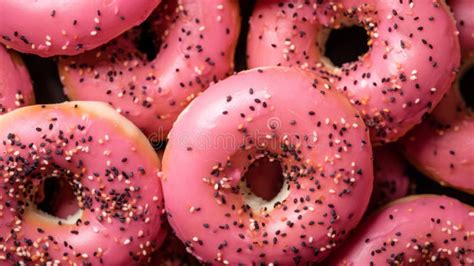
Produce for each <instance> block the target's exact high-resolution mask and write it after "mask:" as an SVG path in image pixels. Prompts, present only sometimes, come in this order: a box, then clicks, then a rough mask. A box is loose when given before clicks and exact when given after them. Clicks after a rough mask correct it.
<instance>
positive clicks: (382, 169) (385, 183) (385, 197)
mask: <svg viewBox="0 0 474 266" xmlns="http://www.w3.org/2000/svg"><path fill="white" fill-rule="evenodd" d="M407 168H408V163H407V162H406V161H405V159H404V158H403V157H402V156H401V155H400V154H399V153H398V151H397V148H396V147H395V145H393V144H388V145H385V146H383V147H376V148H375V149H374V175H375V180H374V182H375V183H374V191H373V192H372V198H371V199H370V206H371V207H372V208H374V207H379V206H382V205H385V204H386V203H388V202H390V201H393V200H396V199H399V198H401V197H404V196H406V195H408V193H409V192H410V178H409V177H408V175H407V173H406V172H407Z"/></svg>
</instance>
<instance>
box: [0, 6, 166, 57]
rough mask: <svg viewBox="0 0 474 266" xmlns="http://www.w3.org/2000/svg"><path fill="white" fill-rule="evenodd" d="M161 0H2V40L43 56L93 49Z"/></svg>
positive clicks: (14, 46)
mask: <svg viewBox="0 0 474 266" xmlns="http://www.w3.org/2000/svg"><path fill="white" fill-rule="evenodd" d="M159 3H160V0H133V1H130V0H88V1H81V0H73V1H71V0H68V1H66V0H42V1H37V0H26V1H25V0H20V1H15V0H12V1H10V0H7V1H0V10H1V11H2V17H1V19H0V43H3V44H5V45H7V46H8V47H11V48H13V49H15V50H17V51H20V52H24V53H31V54H36V55H39V56H43V57H48V56H54V55H74V54H79V53H82V52H84V51H86V50H91V49H94V48H96V47H98V46H99V45H102V44H104V43H106V42H108V41H110V40H111V39H113V38H115V37H117V36H118V35H120V34H121V33H123V32H124V31H126V30H128V29H130V28H131V27H133V26H136V25H138V24H140V23H141V22H142V21H144V20H145V19H146V18H147V17H148V15H150V13H151V12H152V11H153V9H155V7H157V6H158V4H159Z"/></svg>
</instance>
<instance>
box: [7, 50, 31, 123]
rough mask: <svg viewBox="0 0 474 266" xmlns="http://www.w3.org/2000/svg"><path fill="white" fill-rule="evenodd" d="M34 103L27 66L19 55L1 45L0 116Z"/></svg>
mask: <svg viewBox="0 0 474 266" xmlns="http://www.w3.org/2000/svg"><path fill="white" fill-rule="evenodd" d="M34 102H35V96H34V92H33V86H32V84H31V79H30V75H29V73H28V70H27V69H26V66H25V65H24V64H23V61H22V60H21V58H20V56H19V55H17V54H16V53H14V52H11V51H8V50H7V49H5V47H3V45H1V44H0V115H2V114H5V113H7V112H10V111H12V110H14V109H17V108H19V107H22V106H25V105H28V104H33V103H34Z"/></svg>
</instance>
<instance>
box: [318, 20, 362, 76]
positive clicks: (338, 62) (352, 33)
mask: <svg viewBox="0 0 474 266" xmlns="http://www.w3.org/2000/svg"><path fill="white" fill-rule="evenodd" d="M368 41H369V35H368V34H367V31H366V30H365V29H364V28H363V27H361V26H357V25H353V26H348V27H341V28H339V29H332V30H330V31H329V33H328V36H327V40H326V42H325V43H324V46H323V54H324V56H325V57H326V58H327V59H328V60H329V61H330V62H331V63H332V65H334V66H336V67H341V66H342V65H344V64H346V63H350V62H354V61H357V60H358V59H359V57H361V56H363V55H364V54H365V53H367V51H369V45H368Z"/></svg>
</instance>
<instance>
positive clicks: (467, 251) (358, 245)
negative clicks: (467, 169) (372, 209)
mask: <svg viewBox="0 0 474 266" xmlns="http://www.w3.org/2000/svg"><path fill="white" fill-rule="evenodd" d="M473 264H474V207H472V206H468V205H464V204H463V203H461V202H459V201H458V200H456V199H453V198H449V197H446V196H438V195H416V196H410V197H406V198H403V199H400V200H397V201H395V202H392V203H390V204H389V205H387V206H386V207H384V208H383V209H382V210H380V211H379V212H377V213H376V214H374V215H372V216H371V217H370V218H369V219H368V220H367V221H365V222H363V224H362V225H361V226H360V227H359V228H357V230H356V232H355V235H353V236H352V237H351V238H350V239H348V240H347V241H346V242H345V244H344V245H343V247H342V248H341V249H340V250H338V251H336V252H335V253H334V254H333V256H332V258H331V260H330V261H329V262H327V264H326V265H341V266H342V265H344V266H358V265H473Z"/></svg>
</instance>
